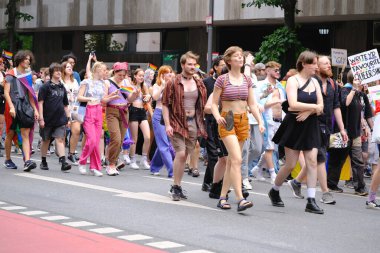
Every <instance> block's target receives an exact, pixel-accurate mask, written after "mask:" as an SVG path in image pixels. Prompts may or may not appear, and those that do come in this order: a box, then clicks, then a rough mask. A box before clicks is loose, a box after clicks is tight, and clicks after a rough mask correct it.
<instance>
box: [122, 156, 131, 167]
mask: <svg viewBox="0 0 380 253" xmlns="http://www.w3.org/2000/svg"><path fill="white" fill-rule="evenodd" d="M123 158H124V162H125V164H126V165H129V164H131V158H129V155H123Z"/></svg>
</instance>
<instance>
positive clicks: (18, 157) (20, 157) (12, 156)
mask: <svg viewBox="0 0 380 253" xmlns="http://www.w3.org/2000/svg"><path fill="white" fill-rule="evenodd" d="M11 158H17V159H24V158H23V157H22V156H14V155H11ZM30 160H32V161H36V162H41V160H39V159H34V158H30Z"/></svg>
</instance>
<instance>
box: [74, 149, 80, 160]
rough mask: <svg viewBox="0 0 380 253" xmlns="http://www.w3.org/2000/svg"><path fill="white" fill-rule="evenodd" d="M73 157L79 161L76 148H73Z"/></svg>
mask: <svg viewBox="0 0 380 253" xmlns="http://www.w3.org/2000/svg"><path fill="white" fill-rule="evenodd" d="M74 157H75V159H76V160H77V161H79V156H78V153H77V151H76V150H75V152H74Z"/></svg>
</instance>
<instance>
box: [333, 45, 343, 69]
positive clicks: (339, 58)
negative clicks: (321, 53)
mask: <svg viewBox="0 0 380 253" xmlns="http://www.w3.org/2000/svg"><path fill="white" fill-rule="evenodd" d="M331 65H332V66H336V67H343V66H346V65H347V50H346V49H338V48H331Z"/></svg>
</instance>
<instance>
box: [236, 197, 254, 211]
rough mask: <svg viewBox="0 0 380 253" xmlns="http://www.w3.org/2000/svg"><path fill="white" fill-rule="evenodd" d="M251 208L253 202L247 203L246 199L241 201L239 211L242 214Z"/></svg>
mask: <svg viewBox="0 0 380 253" xmlns="http://www.w3.org/2000/svg"><path fill="white" fill-rule="evenodd" d="M251 207H253V203H252V202H251V201H247V200H246V199H241V200H240V201H239V203H238V207H237V211H238V212H242V211H244V210H246V209H248V208H251Z"/></svg>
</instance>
